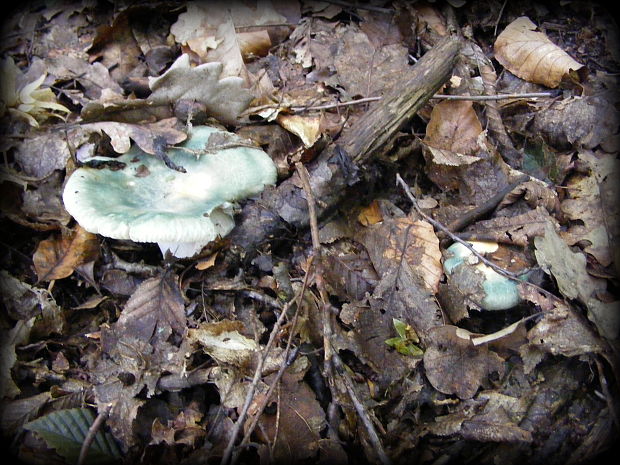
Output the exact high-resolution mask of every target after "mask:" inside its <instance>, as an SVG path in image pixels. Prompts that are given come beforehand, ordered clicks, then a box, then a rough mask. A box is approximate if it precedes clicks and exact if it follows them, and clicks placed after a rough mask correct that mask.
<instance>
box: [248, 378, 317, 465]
mask: <svg viewBox="0 0 620 465" xmlns="http://www.w3.org/2000/svg"><path fill="white" fill-rule="evenodd" d="M302 377H303V373H302V376H300V375H299V374H297V373H289V372H288V371H285V372H284V375H283V376H282V379H281V381H280V383H281V384H280V388H279V389H278V392H279V395H278V396H277V397H276V396H275V395H274V396H273V397H272V399H273V400H276V402H277V407H278V409H279V410H280V415H279V418H278V416H276V415H273V414H272V415H270V414H266V413H263V414H262V415H261V417H260V420H259V425H260V428H257V431H260V432H261V433H262V434H263V435H265V436H266V438H264V439H266V440H267V442H268V443H269V444H274V449H273V458H274V462H278V463H300V462H302V461H304V460H307V459H309V458H310V457H313V456H314V455H315V454H316V452H317V451H318V448H319V439H320V438H321V436H320V432H321V430H322V429H323V428H324V427H325V425H326V421H325V411H324V410H323V409H322V408H321V405H320V404H319V403H318V402H317V400H316V396H315V393H314V391H312V389H310V387H309V386H308V384H306V383H304V382H302V380H301V378H302ZM272 378H273V375H271V377H270V378H269V377H268V378H266V382H268V383H271V382H272ZM276 438H277V439H276Z"/></svg>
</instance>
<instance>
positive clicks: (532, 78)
mask: <svg viewBox="0 0 620 465" xmlns="http://www.w3.org/2000/svg"><path fill="white" fill-rule="evenodd" d="M535 29H536V25H535V24H534V23H533V22H532V21H530V19H529V18H528V17H526V16H521V17H520V18H517V19H515V20H514V21H513V22H512V23H510V24H509V25H508V26H506V29H504V31H503V32H502V33H501V34H500V35H499V36H498V37H497V40H496V41H495V46H494V48H495V58H496V59H497V61H499V62H500V63H501V65H502V66H504V67H505V68H506V69H507V70H509V71H510V72H511V73H513V74H515V75H516V76H518V77H520V78H521V79H525V80H526V81H529V82H534V83H536V84H543V85H545V86H547V87H551V88H555V87H557V86H558V85H559V84H560V82H561V81H562V78H563V76H564V75H565V74H566V73H568V72H570V71H571V70H573V71H577V70H579V69H581V68H583V65H582V64H580V63H578V62H577V61H575V60H573V59H572V58H571V57H570V56H569V55H568V54H567V53H566V52H565V51H564V50H562V49H561V48H560V47H558V46H557V45H555V44H554V43H553V42H551V40H549V38H548V37H547V36H546V35H545V34H543V33H542V32H536V31H535Z"/></svg>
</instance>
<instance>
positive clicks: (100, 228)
mask: <svg viewBox="0 0 620 465" xmlns="http://www.w3.org/2000/svg"><path fill="white" fill-rule="evenodd" d="M167 155H168V158H169V159H170V161H172V162H173V163H174V164H176V165H178V166H182V167H183V168H184V169H185V171H186V172H185V173H182V172H179V171H176V170H173V169H171V168H169V167H167V166H166V165H165V164H164V162H163V161H161V160H159V159H158V158H157V157H155V156H153V155H149V154H147V153H145V152H143V151H142V150H141V149H139V148H138V147H137V146H133V147H132V148H131V149H130V150H129V151H128V152H127V153H126V154H124V155H122V156H119V157H117V158H108V157H93V158H91V159H90V160H89V161H96V163H95V164H96V165H97V166H98V168H99V169H98V168H92V167H81V168H79V169H77V170H75V171H74V172H73V174H72V175H71V177H70V178H69V180H68V181H67V183H66V185H65V189H64V192H63V202H64V204H65V208H66V209H67V211H68V212H69V213H70V214H71V216H73V217H74V218H75V220H76V221H77V222H78V223H79V224H80V225H81V226H82V227H83V228H84V229H86V230H87V231H89V232H92V233H95V234H101V235H102V236H106V237H110V238H113V239H130V240H132V241H135V242H157V244H158V245H159V247H160V249H161V251H162V254H165V253H166V251H167V250H170V252H171V253H172V254H173V255H174V256H176V257H179V258H185V257H191V256H193V255H195V254H196V253H197V252H199V251H200V250H201V249H202V247H204V246H205V245H206V244H208V243H209V242H211V241H212V240H214V239H216V238H217V237H218V236H225V235H226V234H228V233H229V232H230V231H231V230H232V229H233V227H234V226H235V222H234V219H233V217H232V207H233V204H232V202H234V201H237V200H241V199H244V198H247V197H249V196H252V195H255V194H258V193H260V192H261V191H262V190H263V189H264V187H265V186H266V185H269V184H274V183H275V182H276V167H275V165H274V163H273V161H272V160H271V158H270V157H269V155H267V154H266V153H265V152H263V151H262V150H260V149H258V148H253V147H251V146H250V145H249V144H248V143H247V142H244V141H243V140H242V139H240V138H239V137H237V136H236V135H234V134H232V133H229V132H226V131H222V130H220V129H216V128H213V127H210V126H195V127H194V128H193V129H192V131H191V132H190V135H189V137H188V139H187V140H186V141H185V142H184V143H183V144H181V145H179V146H176V147H172V148H170V149H169V150H168V151H167ZM91 165H93V163H91Z"/></svg>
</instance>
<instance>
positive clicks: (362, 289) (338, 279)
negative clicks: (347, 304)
mask: <svg viewBox="0 0 620 465" xmlns="http://www.w3.org/2000/svg"><path fill="white" fill-rule="evenodd" d="M325 259H326V260H327V269H326V270H325V278H326V279H327V283H328V284H329V285H330V286H331V287H332V289H334V292H335V293H336V294H337V295H338V296H339V297H341V298H343V299H347V300H351V301H354V300H360V299H363V298H364V296H365V295H366V292H370V293H372V291H373V289H374V288H375V285H376V284H377V281H378V280H379V277H378V276H377V273H376V271H375V269H374V268H373V266H372V263H371V262H370V258H369V257H368V253H367V252H366V251H365V250H362V251H360V253H346V254H339V253H328V254H327V255H326V256H325Z"/></svg>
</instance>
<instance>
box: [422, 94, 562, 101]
mask: <svg viewBox="0 0 620 465" xmlns="http://www.w3.org/2000/svg"><path fill="white" fill-rule="evenodd" d="M557 96H558V94H557V92H525V93H523V94H495V95H447V94H435V95H433V96H432V97H431V98H432V99H442V100H471V101H474V102H484V101H485V100H506V99H512V98H538V97H549V98H553V97H557Z"/></svg>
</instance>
